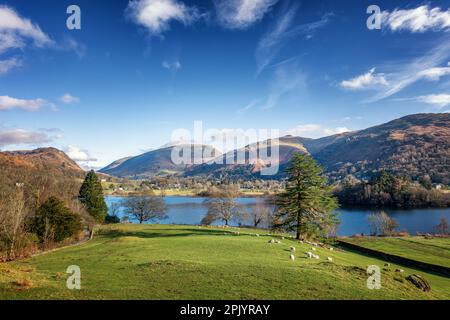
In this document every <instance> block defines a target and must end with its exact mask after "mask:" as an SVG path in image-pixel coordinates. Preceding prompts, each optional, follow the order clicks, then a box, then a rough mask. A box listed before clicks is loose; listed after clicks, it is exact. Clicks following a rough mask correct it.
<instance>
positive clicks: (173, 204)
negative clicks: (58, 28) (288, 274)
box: [106, 196, 450, 236]
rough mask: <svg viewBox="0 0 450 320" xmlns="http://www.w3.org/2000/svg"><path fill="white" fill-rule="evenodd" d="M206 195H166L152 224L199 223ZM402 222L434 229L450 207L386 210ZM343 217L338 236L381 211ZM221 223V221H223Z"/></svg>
mask: <svg viewBox="0 0 450 320" xmlns="http://www.w3.org/2000/svg"><path fill="white" fill-rule="evenodd" d="M122 200H123V198H122V197H113V196H108V197H106V203H107V204H108V206H110V205H111V204H112V203H115V202H119V203H120V202H121V201H122ZM204 200H205V198H197V197H166V198H165V201H166V204H167V208H168V211H167V216H168V218H167V219H165V220H160V221H152V222H151V223H163V224H181V225H197V224H200V221H201V220H202V218H203V217H204V215H205V214H206V213H207V211H208V210H207V208H206V207H205V205H204V204H203V201H204ZM263 201H264V200H263V199H262V198H240V199H238V202H239V203H241V204H242V205H243V206H244V207H248V209H250V207H251V206H252V205H254V204H256V203H262V202H263ZM385 211H386V212H387V213H388V214H389V215H390V216H391V217H392V218H394V219H395V220H396V221H397V222H398V224H399V228H398V230H400V231H407V232H409V233H410V234H415V233H416V232H422V233H426V232H433V228H434V226H436V225H437V224H438V223H439V220H440V219H441V218H442V217H446V218H447V219H448V220H450V208H447V209H413V210H396V209H387V210H385ZM338 212H339V219H340V220H341V224H340V226H339V229H338V235H340V236H348V235H353V234H357V233H364V234H369V233H370V229H369V226H368V223H367V216H368V215H369V214H371V213H374V212H377V210H374V209H360V208H358V209H355V208H352V209H349V208H345V209H339V210H338ZM123 215H124V214H123V210H122V209H121V210H120V213H119V217H123ZM217 224H221V223H220V222H219V223H217Z"/></svg>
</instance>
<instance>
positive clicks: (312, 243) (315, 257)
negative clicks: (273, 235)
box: [269, 239, 334, 262]
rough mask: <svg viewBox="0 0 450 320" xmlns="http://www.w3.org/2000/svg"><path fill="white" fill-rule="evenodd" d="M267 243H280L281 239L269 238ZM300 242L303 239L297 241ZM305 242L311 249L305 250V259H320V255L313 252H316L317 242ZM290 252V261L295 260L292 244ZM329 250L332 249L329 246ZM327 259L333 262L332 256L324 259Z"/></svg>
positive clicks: (301, 242)
mask: <svg viewBox="0 0 450 320" xmlns="http://www.w3.org/2000/svg"><path fill="white" fill-rule="evenodd" d="M269 243H270V244H280V243H281V241H279V240H275V239H271V240H269ZM299 243H300V244H303V241H300V242H299ZM306 243H307V244H310V245H311V246H312V247H311V251H312V252H311V251H308V252H305V255H306V258H307V259H317V260H319V259H320V257H319V256H318V255H317V254H314V253H313V252H316V251H317V249H316V247H318V246H319V244H318V243H315V242H309V241H306ZM290 249H291V254H290V257H289V258H290V259H291V260H292V261H294V260H295V250H296V249H295V247H294V246H291V248H290ZM328 249H329V250H330V251H333V250H334V249H333V248H332V247H330V248H328ZM326 260H327V261H329V262H333V258H332V257H327V259H326Z"/></svg>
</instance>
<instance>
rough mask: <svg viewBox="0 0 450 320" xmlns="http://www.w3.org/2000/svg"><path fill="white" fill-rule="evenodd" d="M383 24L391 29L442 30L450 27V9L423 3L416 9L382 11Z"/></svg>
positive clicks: (414, 30) (413, 30) (412, 30)
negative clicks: (444, 9) (432, 6)
mask: <svg viewBox="0 0 450 320" xmlns="http://www.w3.org/2000/svg"><path fill="white" fill-rule="evenodd" d="M381 17H382V25H386V26H387V27H388V28H389V29H390V30H391V31H410V32H413V33H416V32H425V31H429V30H433V31H441V30H449V29H450V9H447V11H443V10H441V8H439V7H436V8H430V7H429V6H428V5H423V6H420V7H417V8H414V9H406V10H399V9H396V10H394V11H392V12H389V11H383V12H382V13H381Z"/></svg>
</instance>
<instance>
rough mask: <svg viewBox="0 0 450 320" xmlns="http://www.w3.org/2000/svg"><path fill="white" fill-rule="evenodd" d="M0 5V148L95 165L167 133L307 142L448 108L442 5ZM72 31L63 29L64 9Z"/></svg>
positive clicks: (159, 1) (446, 15) (446, 22)
mask: <svg viewBox="0 0 450 320" xmlns="http://www.w3.org/2000/svg"><path fill="white" fill-rule="evenodd" d="M373 3H374V2H373V1H370V2H369V1H361V0H346V1H336V0H328V1H302V2H301V1H284V0H279V1H277V0H227V1H221V0H216V1H206V0H205V1H187V0H186V1H182V0H139V1H138V0H135V1H128V0H115V1H106V0H96V1H87V0H76V1H62V0H61V1H54V0H36V1H24V0H16V1H1V0H0V149H1V150H13V149H30V148H35V147H40V146H54V147H57V148H60V149H62V150H64V151H66V152H67V153H68V154H69V155H70V156H71V157H72V158H74V159H75V160H77V161H78V162H79V163H81V164H83V165H88V166H92V167H100V166H104V165H107V164H108V163H110V162H112V161H114V160H116V159H118V158H121V157H124V156H129V155H136V154H139V153H142V152H144V151H145V150H149V149H152V148H156V147H158V146H160V145H163V144H165V143H167V142H168V141H169V140H170V138H171V134H172V132H173V131H174V130H175V129H178V128H187V129H191V128H192V127H193V123H194V121H196V120H201V121H203V125H204V127H205V128H218V129H225V128H228V129H230V128H242V129H249V128H256V129H264V128H267V129H270V128H273V129H279V130H280V131H281V132H282V133H283V134H285V133H286V134H287V133H290V134H296V135H302V136H308V137H320V136H325V135H330V134H333V133H338V132H343V131H346V130H357V129H362V128H366V127H368V126H372V125H375V124H380V123H383V122H386V121H389V120H392V119H395V118H398V117H401V116H404V115H407V114H413V113H420V112H448V110H450V65H449V62H450V41H449V40H450V10H449V7H450V2H449V1H427V2H424V1H395V0H390V1H377V2H376V4H377V5H378V6H379V8H380V9H381V13H380V15H379V16H378V17H379V18H380V22H381V25H380V27H381V29H375V30H369V28H368V27H367V25H366V21H367V19H368V18H369V16H370V14H367V13H366V10H367V8H368V6H369V5H371V4H373ZM71 4H76V5H78V6H79V7H80V9H81V30H69V29H68V28H67V27H66V19H67V18H68V16H69V15H68V14H67V13H66V9H67V7H68V6H69V5H71Z"/></svg>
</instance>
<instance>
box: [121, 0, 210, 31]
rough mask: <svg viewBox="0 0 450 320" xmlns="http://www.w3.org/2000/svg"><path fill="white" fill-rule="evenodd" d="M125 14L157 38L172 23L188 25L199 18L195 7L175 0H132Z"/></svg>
mask: <svg viewBox="0 0 450 320" xmlns="http://www.w3.org/2000/svg"><path fill="white" fill-rule="evenodd" d="M126 14H127V15H128V16H129V17H130V18H131V19H132V20H133V22H135V23H136V24H138V25H141V26H143V27H145V28H146V29H147V30H148V31H149V32H150V34H152V35H157V36H162V34H163V32H164V31H167V30H169V29H170V24H171V22H173V21H177V22H179V23H182V24H184V25H189V24H191V23H193V22H195V21H196V20H198V19H199V18H200V17H201V14H200V12H199V10H198V9H197V8H196V7H194V6H192V7H189V6H186V5H185V4H184V3H183V2H180V1H177V0H132V1H130V2H129V3H128V7H127V9H126Z"/></svg>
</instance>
